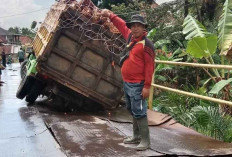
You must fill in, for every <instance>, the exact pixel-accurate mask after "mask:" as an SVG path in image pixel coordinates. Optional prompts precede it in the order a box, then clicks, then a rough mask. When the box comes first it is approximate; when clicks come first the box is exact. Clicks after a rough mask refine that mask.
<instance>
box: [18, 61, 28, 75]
mask: <svg viewBox="0 0 232 157" xmlns="http://www.w3.org/2000/svg"><path fill="white" fill-rule="evenodd" d="M27 62H28V60H25V61H24V62H23V63H22V64H21V68H20V76H21V79H23V78H24V77H25V76H26V74H27V67H26V65H27Z"/></svg>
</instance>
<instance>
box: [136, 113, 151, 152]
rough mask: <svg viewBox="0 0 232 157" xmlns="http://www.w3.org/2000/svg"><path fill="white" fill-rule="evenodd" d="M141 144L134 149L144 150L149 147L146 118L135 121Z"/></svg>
mask: <svg viewBox="0 0 232 157" xmlns="http://www.w3.org/2000/svg"><path fill="white" fill-rule="evenodd" d="M137 123H138V126H139V132H140V135H141V142H140V143H139V145H138V146H137V147H136V150H138V151H139V150H146V149H148V148H149V147H150V133H149V128H148V122H147V117H144V118H139V119H137Z"/></svg>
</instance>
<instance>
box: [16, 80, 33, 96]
mask: <svg viewBox="0 0 232 157" xmlns="http://www.w3.org/2000/svg"><path fill="white" fill-rule="evenodd" d="M34 80H35V79H34V78H33V77H32V76H25V77H24V78H23V79H22V80H21V82H20V85H19V87H18V90H17V93H16V97H17V98H19V99H23V98H24V97H25V96H26V95H27V94H28V93H29V92H30V89H31V86H32V85H33V83H34Z"/></svg>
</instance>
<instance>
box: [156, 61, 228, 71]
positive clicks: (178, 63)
mask: <svg viewBox="0 0 232 157" xmlns="http://www.w3.org/2000/svg"><path fill="white" fill-rule="evenodd" d="M155 63H160V64H169V65H179V66H191V67H201V68H216V69H228V70H231V69H232V66H231V65H219V64H215V65H212V64H199V63H185V62H173V61H161V60H155Z"/></svg>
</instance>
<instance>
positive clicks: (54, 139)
mask: <svg viewBox="0 0 232 157" xmlns="http://www.w3.org/2000/svg"><path fill="white" fill-rule="evenodd" d="M19 69H20V65H19V64H13V65H12V66H11V67H10V66H8V67H7V68H6V70H4V71H3V75H2V80H3V81H4V82H5V83H4V84H3V86H1V88H0V93H1V94H0V128H1V129H0V153H1V156H3V157H11V156H22V157H25V156H30V157H32V156H33V157H34V156H36V157H37V156H43V157H46V156H56V157H59V156H61V157H62V156H166V155H171V156H173V155H174V156H231V154H232V149H231V148H232V144H231V143H224V142H221V141H217V140H214V139H212V138H210V137H206V136H204V135H201V134H200V133H197V132H196V131H194V130H192V129H190V128H187V127H184V126H182V125H181V124H179V123H177V122H175V121H174V120H173V119H172V118H171V117H170V116H168V115H164V114H161V113H157V112H154V111H148V121H149V128H150V134H151V148H150V149H148V150H146V151H141V152H138V151H135V150H134V149H133V147H135V145H129V144H123V143H122V141H123V138H124V137H125V136H126V135H130V134H131V133H132V124H131V119H130V116H129V115H128V113H127V112H126V110H125V109H124V108H118V109H117V110H114V111H99V112H94V113H85V112H71V113H66V112H57V111H55V110H54V109H52V108H51V107H49V102H47V101H46V100H44V99H42V98H40V100H38V101H37V102H36V105H34V106H30V105H28V104H27V103H26V102H25V101H22V100H19V99H17V98H16V97H15V93H16V90H17V87H18V85H19V82H20V75H19V71H20V70H19Z"/></svg>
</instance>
